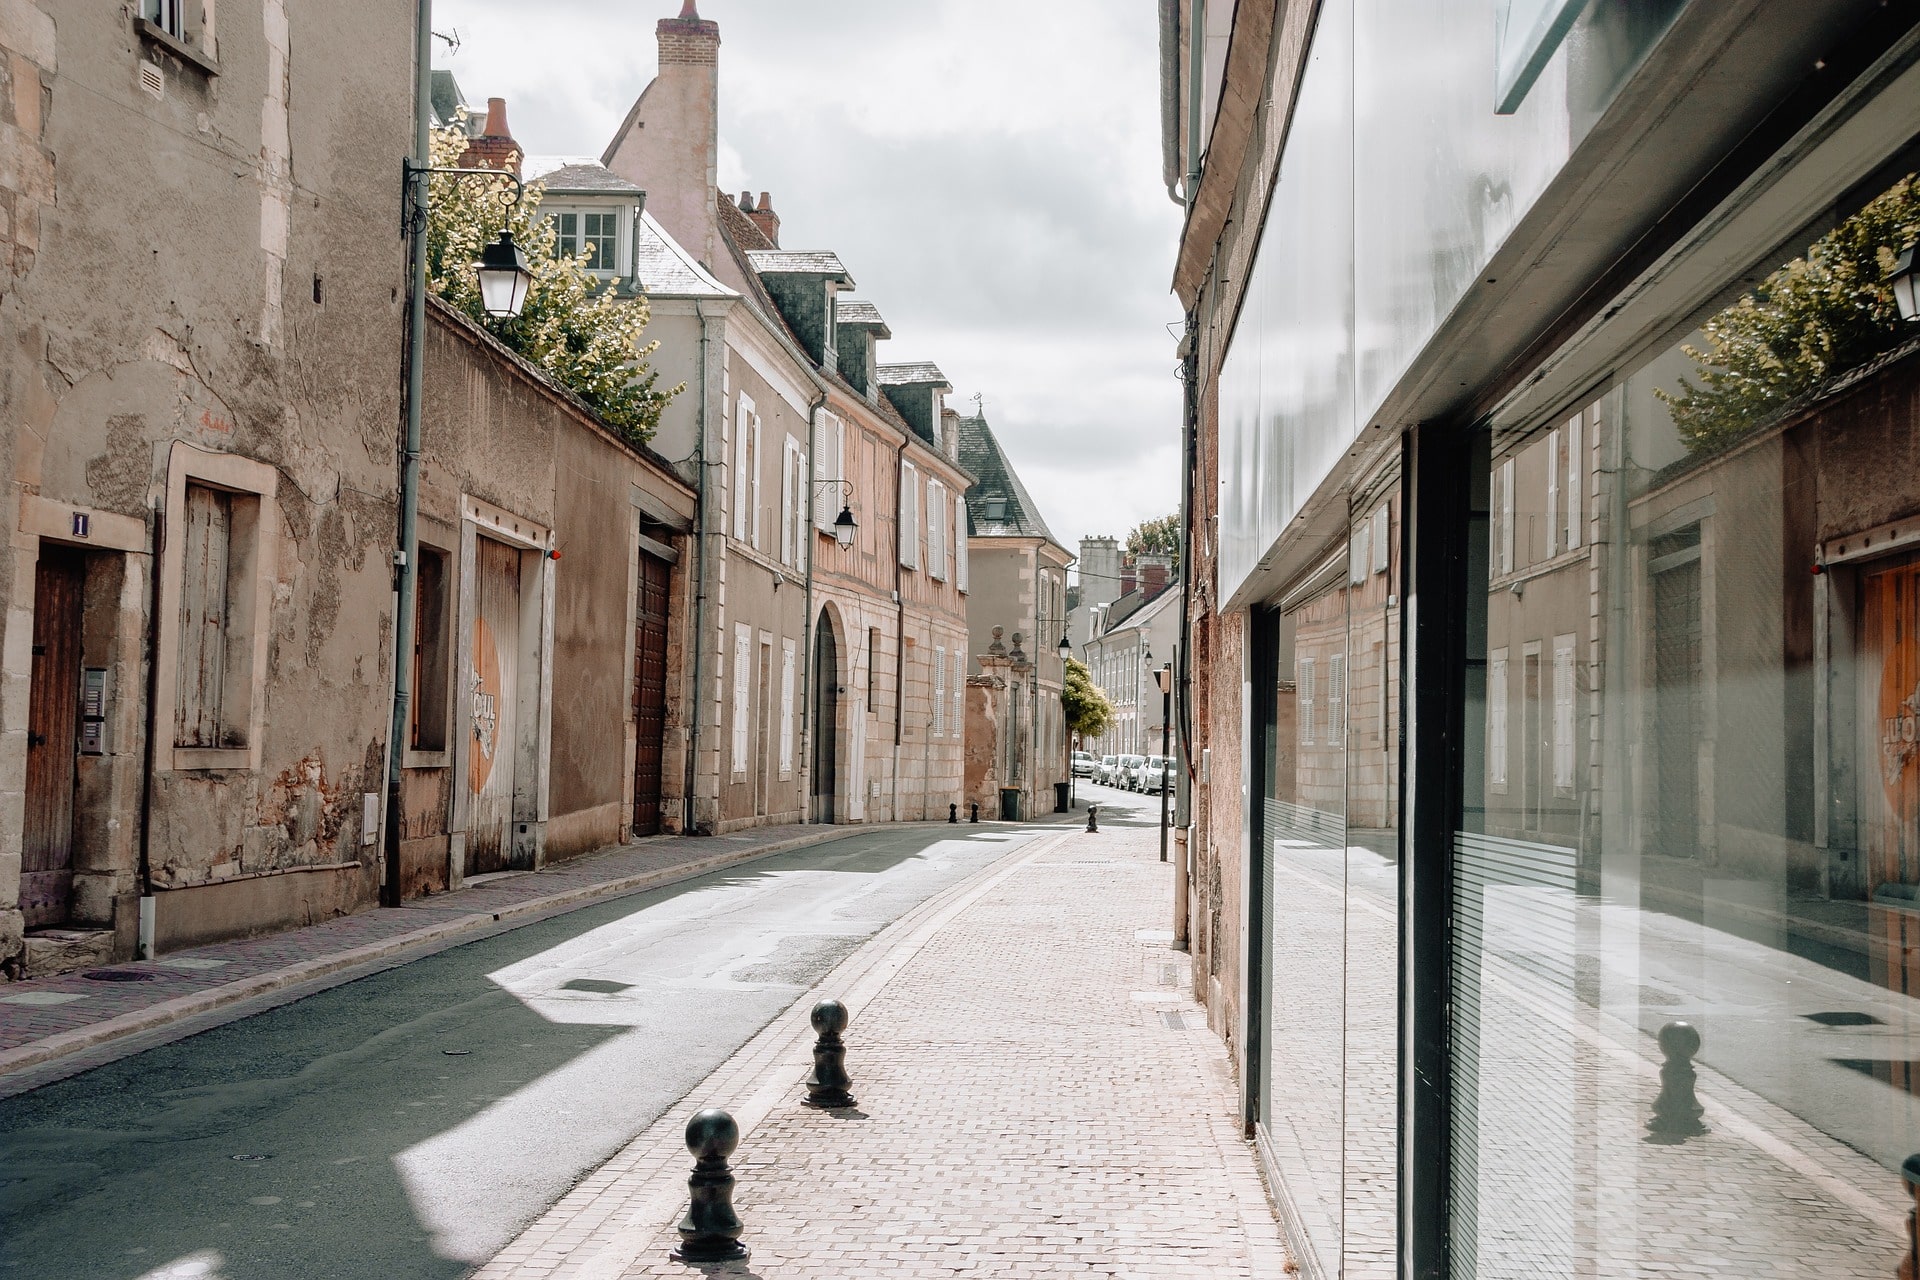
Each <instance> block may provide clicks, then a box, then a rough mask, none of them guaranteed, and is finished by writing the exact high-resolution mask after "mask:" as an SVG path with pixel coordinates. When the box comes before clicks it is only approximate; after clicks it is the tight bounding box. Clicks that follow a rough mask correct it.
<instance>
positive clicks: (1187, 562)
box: [1173, 0, 1207, 951]
mask: <svg viewBox="0 0 1920 1280" xmlns="http://www.w3.org/2000/svg"><path fill="white" fill-rule="evenodd" d="M1192 6H1193V9H1192V20H1191V23H1190V27H1189V30H1188V32H1187V45H1188V48H1187V175H1186V181H1185V182H1184V184H1183V188H1184V190H1183V194H1184V195H1185V197H1186V206H1187V222H1188V224H1189V225H1191V224H1192V221H1193V201H1194V196H1195V195H1196V194H1197V193H1198V191H1199V189H1200V94H1201V80H1202V78H1203V76H1204V74H1205V72H1206V29H1207V27H1206V16H1207V5H1206V0H1192ZM1176 21H1177V15H1176ZM1174 41H1175V43H1176V45H1177V43H1178V36H1177V35H1176V36H1175V37H1174ZM1175 56H1176V57H1177V56H1178V55H1177V53H1176V54H1175ZM1181 348H1182V350H1181V360H1180V374H1181V379H1182V381H1184V382H1185V384H1186V387H1185V390H1186V395H1185V396H1184V398H1183V404H1182V409H1183V412H1182V415H1181V417H1182V421H1181V426H1180V561H1179V567H1180V642H1179V644H1177V645H1175V646H1174V655H1173V660H1174V664H1175V666H1174V681H1173V699H1174V706H1175V722H1176V726H1177V730H1178V733H1179V737H1180V765H1181V767H1180V768H1179V769H1178V770H1177V771H1176V772H1175V775H1174V777H1175V782H1176V785H1175V788H1174V816H1173V824H1174V827H1175V828H1176V831H1175V838H1174V845H1175V855H1176V856H1175V866H1174V871H1173V947H1174V950H1176V951H1187V950H1190V948H1191V937H1190V930H1189V927H1188V916H1189V915H1190V914H1191V912H1192V906H1191V903H1192V882H1193V782H1194V779H1195V778H1196V777H1197V776H1198V773H1197V771H1196V770H1195V768H1194V763H1193V691H1192V681H1193V664H1192V658H1191V655H1192V653H1193V473H1194V470H1195V468H1196V467H1197V466H1198V463H1199V452H1200V299H1199V298H1198V297H1197V296H1196V297H1195V299H1194V305H1193V306H1192V307H1191V308H1189V309H1188V311H1187V332H1186V337H1185V338H1184V340H1183V341H1182V342H1181Z"/></svg>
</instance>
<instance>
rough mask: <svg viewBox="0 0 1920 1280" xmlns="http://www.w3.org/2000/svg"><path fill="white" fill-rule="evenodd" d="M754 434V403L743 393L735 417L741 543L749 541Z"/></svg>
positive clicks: (736, 529) (736, 532)
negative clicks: (749, 478) (750, 474)
mask: <svg viewBox="0 0 1920 1280" xmlns="http://www.w3.org/2000/svg"><path fill="white" fill-rule="evenodd" d="M752 434H753V401H752V400H749V399H748V398H747V396H746V393H745V392H742V393H741V395H740V402H739V405H738V407H737V408H736V409H735V412H734V415H733V536H734V537H735V538H737V539H739V540H740V541H741V542H745V541H746V540H747V529H748V527H749V526H748V524H747V515H748V512H749V511H750V510H751V507H750V503H751V494H750V493H749V490H748V483H747V477H748V473H749V470H750V468H751V466H752V464H751V463H750V462H749V461H748V457H749V455H750V452H751V444H750V443H749V437H750V436H751V435H752Z"/></svg>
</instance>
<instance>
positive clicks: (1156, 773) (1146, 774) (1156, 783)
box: [1138, 756, 1173, 795]
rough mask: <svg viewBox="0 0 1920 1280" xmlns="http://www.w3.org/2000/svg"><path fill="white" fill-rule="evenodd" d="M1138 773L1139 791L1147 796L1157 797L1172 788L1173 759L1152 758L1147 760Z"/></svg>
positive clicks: (1165, 757) (1163, 757) (1164, 757)
mask: <svg viewBox="0 0 1920 1280" xmlns="http://www.w3.org/2000/svg"><path fill="white" fill-rule="evenodd" d="M1156 762H1157V766H1156ZM1138 773H1139V777H1140V790H1142V791H1144V792H1146V793H1147V794H1149V795H1159V794H1160V793H1161V792H1162V791H1165V790H1167V789H1169V788H1170V787H1172V786H1173V757H1172V756H1153V757H1151V758H1149V759H1148V761H1147V763H1146V767H1145V768H1143V769H1140V770H1139V771H1138Z"/></svg>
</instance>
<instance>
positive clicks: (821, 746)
mask: <svg viewBox="0 0 1920 1280" xmlns="http://www.w3.org/2000/svg"><path fill="white" fill-rule="evenodd" d="M839 731H840V646H839V644H838V643H837V642H836V641H835V640H834V638H833V623H832V621H831V620H830V619H829V618H828V617H827V612H826V610H824V609H822V610H821V611H820V619H819V622H818V623H817V624H816V626H815V627H814V632H813V820H814V821H815V822H833V821H835V814H834V809H833V784H834V776H835V774H836V773H837V772H838V769H837V765H838V764H839V753H838V751H837V750H836V746H837V743H836V739H837V738H838V735H839Z"/></svg>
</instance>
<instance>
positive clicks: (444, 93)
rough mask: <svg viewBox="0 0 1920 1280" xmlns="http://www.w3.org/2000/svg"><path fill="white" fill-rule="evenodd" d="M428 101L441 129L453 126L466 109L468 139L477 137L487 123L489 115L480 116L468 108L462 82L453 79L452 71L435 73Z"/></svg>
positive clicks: (435, 122)
mask: <svg viewBox="0 0 1920 1280" xmlns="http://www.w3.org/2000/svg"><path fill="white" fill-rule="evenodd" d="M427 101H428V103H429V104H430V106H431V107H432V111H433V123H434V124H435V125H436V126H437V127H439V128H442V129H444V128H447V127H449V126H450V125H452V124H453V122H454V119H455V117H456V116H458V115H459V113H460V111H461V110H462V109H463V108H465V109H466V111H467V123H466V130H467V136H468V137H470V138H471V137H477V136H478V135H479V133H480V129H481V126H482V125H484V124H486V122H487V113H486V112H484V111H482V112H480V113H479V114H478V115H476V114H474V112H473V109H472V108H471V107H468V106H467V95H466V94H464V93H462V92H460V82H459V81H458V80H455V79H454V78H453V72H451V71H435V72H434V73H433V80H432V83H431V85H430V86H429V91H428V94H427Z"/></svg>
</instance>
